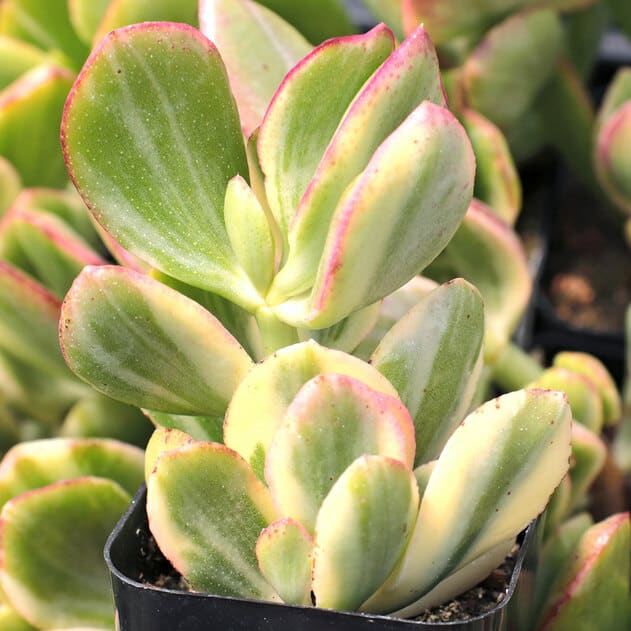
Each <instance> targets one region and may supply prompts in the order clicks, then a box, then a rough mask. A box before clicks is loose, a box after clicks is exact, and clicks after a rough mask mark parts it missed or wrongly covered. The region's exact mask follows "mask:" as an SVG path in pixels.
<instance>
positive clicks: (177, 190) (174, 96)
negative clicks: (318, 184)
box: [62, 23, 261, 309]
mask: <svg viewBox="0 0 631 631" xmlns="http://www.w3.org/2000/svg"><path fill="white" fill-rule="evenodd" d="M62 145H63V149H64V153H65V155H66V161H67V164H68V169H69V171H70V173H71V175H72V177H73V180H74V182H75V184H76V186H77V188H78V190H79V191H80V192H81V194H82V196H83V197H84V199H85V200H86V203H87V205H88V207H89V208H90V209H91V211H92V213H93V214H94V216H95V218H96V219H97V221H98V222H99V223H100V224H102V225H103V226H104V227H105V228H106V229H107V230H108V232H110V233H111V234H112V236H113V237H114V238H115V239H116V241H118V242H119V243H120V244H121V245H122V246H123V247H124V248H126V249H128V250H129V251H130V252H132V254H135V255H137V256H139V257H140V258H141V259H143V260H145V261H146V262H148V263H150V264H151V265H153V266H154V267H156V268H158V269H160V270H161V271H163V272H165V273H167V274H169V275H170V276H173V277H175V278H177V279H179V280H181V281H184V282H187V283H189V284H191V285H194V286H196V287H201V288H203V289H208V290H210V291H213V292H216V293H218V294H220V295H222V296H225V297H227V298H229V299H231V300H232V301H233V302H236V303H237V304H240V305H241V306H244V307H245V308H248V309H253V308H254V307H255V306H256V305H257V304H259V303H260V302H261V299H260V297H259V296H258V294H257V292H256V291H255V290H254V288H253V287H252V285H251V283H250V282H249V280H248V278H247V276H246V275H245V273H244V272H243V270H242V269H241V268H240V266H239V265H238V262H237V260H236V257H235V255H234V253H233V252H232V250H231V248H230V246H229V242H228V237H227V234H226V227H225V224H224V221H223V206H224V197H225V192H226V187H227V185H228V181H229V180H230V179H231V178H232V177H234V176H235V175H237V174H243V175H245V174H247V162H246V157H245V148H244V145H243V138H242V136H241V130H240V125H239V118H238V114H237V111H236V106H235V103H234V99H233V97H232V95H231V94H230V88H229V86H228V78H227V76H226V71H225V68H224V66H223V63H222V61H221V58H220V57H219V54H218V52H217V50H216V49H215V47H214V46H213V44H212V43H211V42H209V41H208V40H207V39H206V38H205V37H203V35H201V34H200V33H199V32H198V31H196V30H195V29H193V28H191V27H188V26H185V25H183V24H170V23H145V24H140V25H135V26H130V27H127V28H123V29H119V30H118V31H114V32H113V33H111V34H110V35H108V36H107V37H106V38H105V39H104V40H103V42H102V43H101V44H100V45H99V46H98V48H97V49H96V50H95V51H94V53H93V54H92V56H91V57H90V59H89V60H88V62H87V63H86V65H85V66H84V69H83V71H82V73H81V75H80V77H79V79H78V80H77V82H76V84H75V86H74V88H73V90H72V92H71V94H70V96H69V99H68V103H67V105H66V110H65V113H64V119H63V123H62ZM183 244H186V247H183Z"/></svg>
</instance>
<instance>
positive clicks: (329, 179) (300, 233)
mask: <svg viewBox="0 0 631 631" xmlns="http://www.w3.org/2000/svg"><path fill="white" fill-rule="evenodd" d="M424 100H427V101H431V102H432V103H435V104H436V105H441V106H444V105H446V103H445V95H444V92H443V89H442V83H441V80H440V73H439V69H438V59H437V57H436V51H435V50H434V47H433V45H432V43H431V41H430V40H429V37H428V36H427V33H426V32H425V31H424V30H423V28H422V27H419V28H418V29H417V30H416V31H415V32H414V33H413V34H412V35H411V36H410V37H409V38H408V39H406V40H405V41H404V42H403V43H402V44H401V46H399V47H398V48H397V49H396V50H395V51H394V52H393V53H392V54H391V55H390V56H389V57H388V59H386V61H385V62H384V63H383V64H382V65H381V66H380V67H379V69H378V70H377V71H376V72H375V73H374V74H373V75H372V77H370V79H369V80H368V81H367V82H366V84H365V85H364V86H363V87H362V89H361V91H360V92H359V93H358V94H357V96H356V97H355V98H354V100H353V102H352V103H351V105H350V106H349V108H348V110H347V111H346V113H345V114H344V118H343V119H342V121H341V123H340V125H339V127H338V128H337V129H336V131H335V134H334V135H333V138H332V139H331V142H330V144H329V145H328V147H327V148H326V151H325V153H324V155H323V156H322V159H321V160H320V162H319V164H318V166H317V168H316V170H315V173H314V175H313V178H312V179H311V181H310V182H309V185H308V186H307V188H306V191H305V193H304V195H303V196H302V198H301V199H300V203H299V204H298V208H297V211H296V215H295V217H294V219H293V222H292V225H291V231H290V234H289V257H288V260H287V262H286V264H285V266H284V267H283V268H282V269H281V271H280V272H279V274H278V276H277V277H276V278H275V280H274V286H273V289H272V292H271V293H272V296H271V297H270V299H271V300H275V296H276V295H278V296H281V297H282V296H288V297H289V296H293V295H295V294H298V293H301V292H302V291H304V290H306V289H308V288H309V287H310V286H311V285H312V284H313V281H314V278H315V273H316V270H317V268H318V262H319V260H320V256H321V254H322V248H323V247H324V243H325V241H326V238H327V233H328V230H329V224H330V223H331V218H332V217H333V213H334V212H335V208H336V206H337V203H338V201H339V199H340V197H341V196H342V194H343V193H344V190H345V189H346V188H347V186H348V185H349V184H350V183H351V182H352V181H353V180H354V178H355V177H357V176H358V175H359V174H360V173H361V172H362V171H363V170H364V169H365V168H366V166H367V165H368V163H369V161H370V159H371V157H372V156H373V154H374V152H375V151H376V150H377V148H378V147H379V145H381V143H382V142H383V140H384V139H385V138H387V137H388V136H389V135H390V134H391V133H392V132H393V131H395V130H396V129H397V128H398V127H399V125H401V123H403V121H404V120H405V119H406V118H407V117H408V116H409V114H410V113H411V112H412V111H413V110H414V109H415V108H416V107H417V106H418V105H419V104H420V103H421V102H422V101H424ZM399 159H400V160H405V156H400V158H399Z"/></svg>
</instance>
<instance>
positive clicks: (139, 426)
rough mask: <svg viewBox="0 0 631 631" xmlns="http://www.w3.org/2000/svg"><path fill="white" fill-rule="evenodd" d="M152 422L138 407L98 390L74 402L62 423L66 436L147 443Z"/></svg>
mask: <svg viewBox="0 0 631 631" xmlns="http://www.w3.org/2000/svg"><path fill="white" fill-rule="evenodd" d="M152 429H153V426H152V425H151V423H150V422H149V420H148V419H147V418H146V417H145V416H144V414H142V412H141V411H140V410H139V409H138V408H134V407H131V406H129V405H125V404H124V403H120V402H118V401H115V400H114V399H110V398H109V397H106V396H104V395H102V394H99V393H98V392H94V393H92V395H91V396H87V397H84V398H82V399H81V400H80V401H78V402H77V403H75V404H74V405H73V406H72V408H71V409H70V411H69V412H68V414H67V415H66V416H65V418H64V421H63V423H62V425H61V426H60V427H59V430H58V436H61V437H66V438H113V439H115V440H120V441H123V442H126V443H130V444H131V445H137V446H138V447H144V446H145V445H146V444H147V440H149V436H151V431H152Z"/></svg>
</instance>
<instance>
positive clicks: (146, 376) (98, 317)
mask: <svg viewBox="0 0 631 631" xmlns="http://www.w3.org/2000/svg"><path fill="white" fill-rule="evenodd" d="M60 321H61V325H60V331H61V333H60V341H61V346H62V350H63V352H64V356H65V358H66V361H67V362H68V365H69V366H70V367H71V369H72V370H73V371H74V372H75V373H76V374H77V375H78V376H79V377H81V378H82V379H84V380H85V381H87V382H88V383H90V384H92V385H93V386H94V387H95V388H96V389H97V390H100V391H101V392H103V393H104V394H107V395H108V396H112V397H113V398H116V399H118V400H120V401H123V402H125V403H130V404H132V405H135V406H137V407H147V408H149V409H154V410H159V411H165V412H172V413H175V414H193V415H194V414H201V415H210V416H216V415H222V414H223V413H224V412H225V409H226V407H227V405H228V401H229V400H230V397H231V396H232V393H233V392H234V389H235V387H236V385H237V384H238V383H239V382H240V381H241V379H242V378H243V376H244V375H245V373H246V372H247V370H248V369H249V368H250V365H251V360H250V358H249V357H248V356H247V354H246V352H245V351H244V350H243V348H241V346H240V345H239V344H238V342H237V341H236V340H235V339H234V338H233V337H232V336H231V335H230V334H229V333H228V331H226V329H224V327H223V326H222V325H221V324H220V323H219V321H218V320H217V319H216V318H215V317H214V316H213V315H211V314H210V313H209V312H208V311H206V310H205V309H203V308H202V307H201V306H200V305H198V304H197V303H196V302H194V301H192V300H190V299H189V298H186V297H185V296H182V295H181V294H179V293H178V292H176V291H174V290H173V289H170V288H169V287H167V286H166V285H163V284H162V283H159V282H158V281H155V280H152V279H151V278H149V277H148V276H144V275H142V274H139V273H137V272H133V271H131V270H128V269H124V268H122V267H115V266H108V265H102V266H100V267H86V268H85V269H84V270H83V272H81V274H80V275H79V276H78V277H77V279H76V280H75V282H74V284H73V286H72V289H71V290H70V291H69V292H68V295H67V297H66V300H65V302H64V306H63V309H62V312H61V320H60Z"/></svg>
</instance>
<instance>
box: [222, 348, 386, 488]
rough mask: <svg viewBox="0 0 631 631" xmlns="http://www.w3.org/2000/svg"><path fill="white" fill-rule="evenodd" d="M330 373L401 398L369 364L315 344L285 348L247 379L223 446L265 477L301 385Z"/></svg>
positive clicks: (234, 399) (230, 412)
mask: <svg viewBox="0 0 631 631" xmlns="http://www.w3.org/2000/svg"><path fill="white" fill-rule="evenodd" d="M326 373H336V374H340V375H348V376H349V377H354V378H355V379H358V380H359V381H362V382H363V383H365V384H366V385H368V386H370V387H371V388H372V389H373V390H377V391H378V392H382V393H384V394H388V395H390V396H394V397H396V396H397V392H396V390H395V389H394V387H393V386H392V385H391V384H390V382H389V381H388V380H387V379H386V378H385V377H384V376H383V375H381V374H380V373H379V372H378V371H377V370H376V369H375V368H373V367H372V366H370V365H369V364H367V363H366V362H363V361H361V360H360V359H357V358H356V357H353V356H352V355H347V354H346V353H342V352H340V351H336V350H333V349H329V348H325V347H323V346H320V345H318V344H317V343H316V342H314V341H308V342H301V343H300V344H295V345H293V346H289V347H287V348H283V349H281V350H279V351H278V352H276V353H274V354H273V355H271V356H269V357H268V358H267V359H265V360H263V361H262V362H261V363H259V364H256V365H255V366H254V367H253V368H252V369H251V370H250V372H249V373H248V374H247V375H246V376H245V378H244V379H243V381H241V383H240V384H239V387H238V388H237V390H236V391H235V393H234V396H233V397H232V400H231V401H230V407H229V408H228V413H227V415H226V422H225V424H224V442H225V443H226V445H228V447H230V448H231V449H234V450H235V451H237V452H238V453H239V454H240V455H241V456H242V457H243V458H244V459H245V460H247V461H248V462H249V463H250V465H251V466H252V468H253V469H254V471H255V472H256V474H257V475H258V476H259V477H260V478H263V467H264V464H265V455H266V453H267V450H268V448H269V446H270V444H271V442H272V439H273V437H274V433H275V432H276V429H277V428H278V426H279V425H280V423H281V422H282V420H283V418H285V414H286V412H287V408H288V407H289V405H290V403H291V402H292V401H293V399H294V397H295V396H296V394H298V391H299V390H300V388H302V386H303V385H304V384H305V383H307V381H309V380H310V379H312V378H313V377H316V376H317V375H321V374H326Z"/></svg>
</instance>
